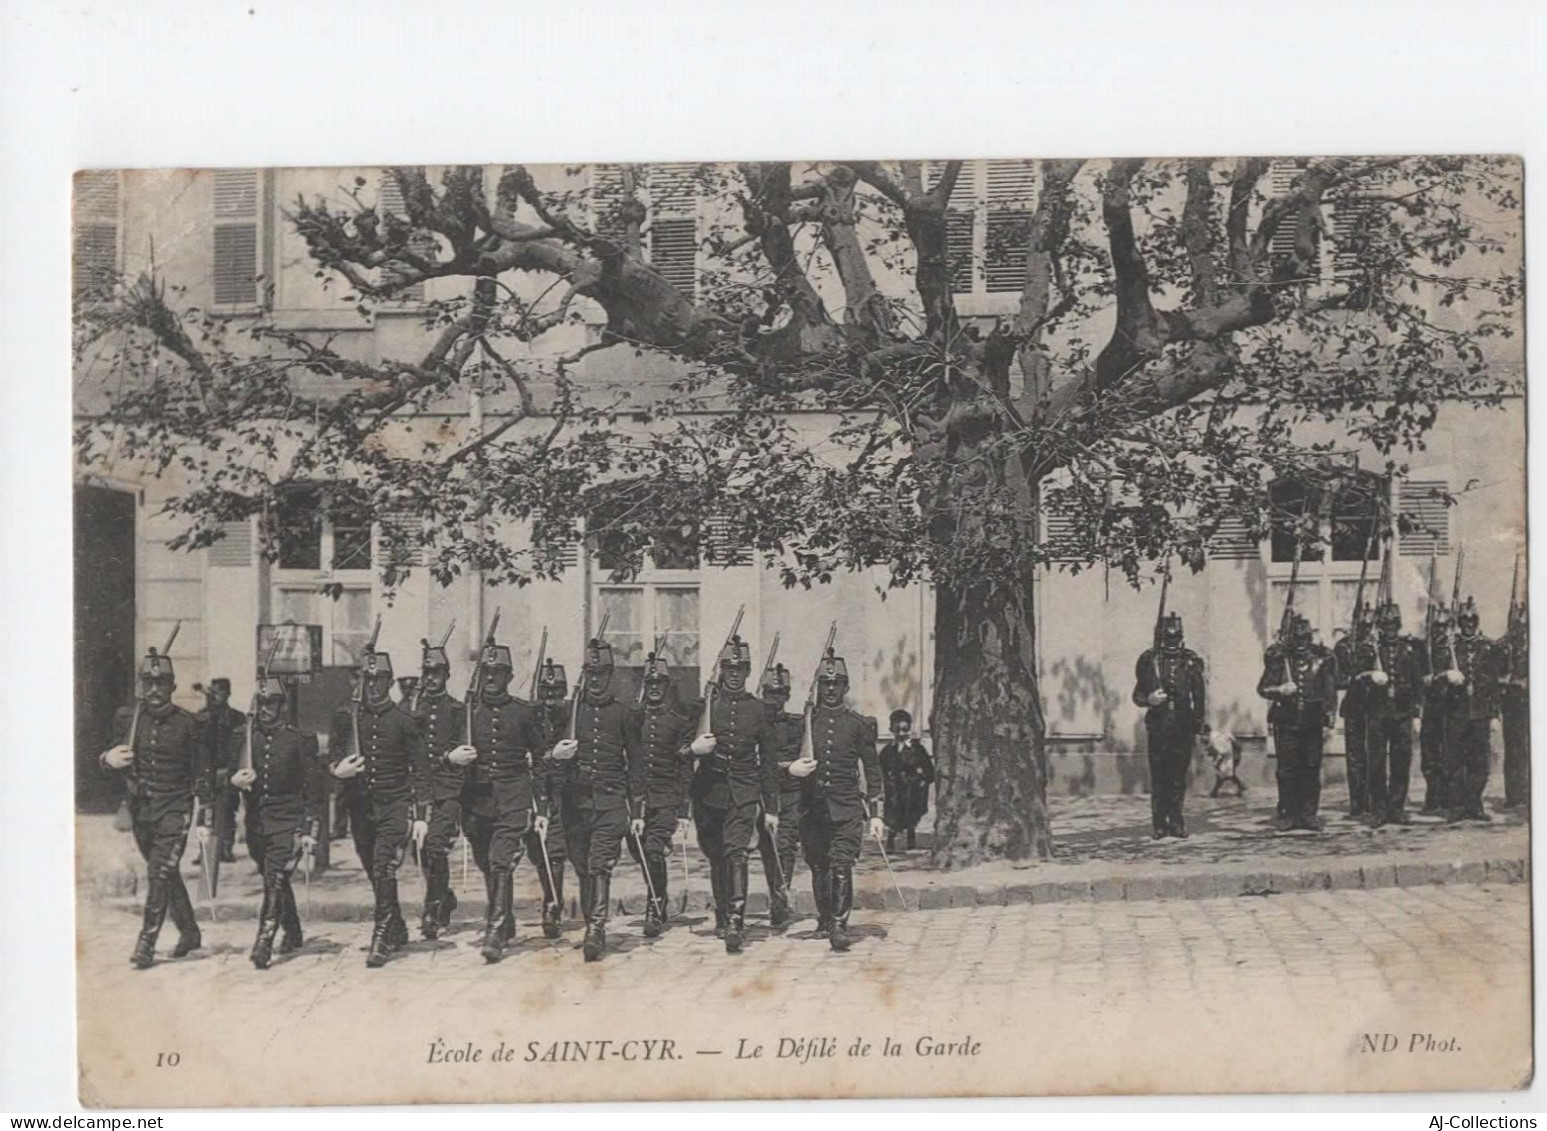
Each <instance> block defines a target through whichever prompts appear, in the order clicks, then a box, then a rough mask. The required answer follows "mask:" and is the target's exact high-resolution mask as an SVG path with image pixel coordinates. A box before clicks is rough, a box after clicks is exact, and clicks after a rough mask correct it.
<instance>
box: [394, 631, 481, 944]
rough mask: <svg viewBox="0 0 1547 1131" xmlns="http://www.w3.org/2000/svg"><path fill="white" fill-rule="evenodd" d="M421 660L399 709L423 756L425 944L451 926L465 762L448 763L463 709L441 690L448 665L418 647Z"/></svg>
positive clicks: (439, 651)
mask: <svg viewBox="0 0 1547 1131" xmlns="http://www.w3.org/2000/svg"><path fill="white" fill-rule="evenodd" d="M421 644H422V646H423V655H422V657H421V659H420V664H419V680H418V683H417V684H416V685H415V687H414V690H413V694H412V695H411V697H410V698H409V699H407V700H405V704H406V706H407V708H408V714H409V716H410V717H411V718H412V719H413V720H414V722H416V723H418V724H419V731H420V733H421V734H422V735H423V736H424V744H425V750H426V752H427V754H428V756H429V761H430V772H429V790H430V819H429V822H428V823H429V832H428V833H427V834H426V835H425V838H424V857H423V864H424V888H425V891H424V914H423V916H422V917H421V918H420V921H419V933H420V934H421V935H423V936H424V937H425V938H427V939H433V938H435V937H437V936H438V935H439V934H440V933H441V931H443V930H445V928H446V927H448V926H449V925H450V924H451V913H452V912H453V911H455V910H456V906H457V897H456V893H454V892H453V891H452V890H451V844H452V842H453V841H454V840H456V837H457V829H458V828H459V827H460V826H461V824H462V790H463V789H464V788H465V787H466V785H467V767H466V764H465V762H463V763H458V762H456V761H452V760H451V759H450V758H449V757H448V755H450V754H451V753H452V752H453V751H454V750H455V749H456V748H457V747H459V746H461V745H462V740H463V738H464V737H465V736H466V734H467V715H466V707H465V706H464V705H463V704H462V703H461V702H460V701H459V700H457V699H455V698H453V697H452V696H451V694H450V693H449V692H448V691H447V690H446V684H447V682H448V681H449V679H450V678H451V661H450V659H449V658H447V656H446V649H445V648H444V647H437V646H435V645H432V644H431V643H430V642H429V641H428V640H424V641H421Z"/></svg>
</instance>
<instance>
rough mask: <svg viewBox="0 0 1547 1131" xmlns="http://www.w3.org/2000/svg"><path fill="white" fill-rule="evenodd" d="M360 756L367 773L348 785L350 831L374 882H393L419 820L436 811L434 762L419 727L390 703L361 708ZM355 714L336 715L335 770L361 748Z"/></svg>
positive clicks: (330, 746) (333, 739)
mask: <svg viewBox="0 0 1547 1131" xmlns="http://www.w3.org/2000/svg"><path fill="white" fill-rule="evenodd" d="M358 715H359V719H360V734H359V745H358V752H359V754H360V755H361V756H362V757H363V758H364V760H365V769H364V770H363V771H362V772H361V773H359V774H356V775H355V776H354V777H353V778H350V779H349V780H348V781H347V782H346V783H345V794H346V797H347V798H348V800H349V804H350V818H349V831H350V833H351V835H352V836H353V837H354V842H355V849H356V851H357V852H358V853H359V854H360V862H361V864H362V866H364V867H366V868H367V869H368V870H369V871H370V873H371V875H372V876H373V877H378V878H391V877H392V876H395V875H396V874H397V869H398V866H399V864H400V863H401V855H402V850H403V842H404V840H405V839H406V838H407V836H408V833H409V830H410V825H411V823H412V822H413V820H414V819H415V818H418V817H424V816H427V811H428V810H429V808H430V800H429V798H430V783H429V768H430V767H429V758H428V756H427V754H426V751H425V746H424V737H423V735H422V734H421V733H420V731H419V725H418V724H417V723H416V722H414V720H413V719H412V718H411V717H409V714H408V712H406V711H404V710H402V709H400V708H399V707H398V706H397V704H395V703H392V702H390V701H388V702H385V703H381V704H378V705H375V706H372V705H371V704H369V703H362V704H360V707H359V711H358ZM352 724H353V720H352V717H351V712H350V711H347V710H345V711H340V712H338V713H337V714H336V715H334V719H333V734H332V737H331V739H330V741H329V744H328V751H329V756H330V758H331V765H330V769H331V768H336V767H337V766H338V764H339V763H340V762H341V761H343V760H344V758H345V757H347V756H348V755H350V754H353V753H355V752H356V750H357V747H356V746H355V744H354V742H353V740H352V739H351V730H352V729H353V725H352Z"/></svg>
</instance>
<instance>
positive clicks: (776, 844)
mask: <svg viewBox="0 0 1547 1131" xmlns="http://www.w3.org/2000/svg"><path fill="white" fill-rule="evenodd" d="M762 692H763V704H764V706H765V707H766V709H767V711H768V717H769V722H770V725H771V727H772V729H773V737H774V743H775V745H776V747H777V749H778V751H779V754H778V766H779V775H778V777H779V808H778V816H779V820H778V822H777V825H778V827H777V829H775V830H773V831H770V830H769V828H768V825H767V822H765V821H763V820H759V821H758V824H757V850H758V853H759V854H760V855H761V856H762V858H763V876H764V878H765V879H766V880H767V881H768V925H769V926H770V927H772V928H773V929H774V930H776V931H777V930H780V929H781V928H783V927H787V926H789V924H790V923H791V922H792V921H793V920H794V918H795V912H794V904H793V900H792V899H791V896H790V893H791V890H792V889H791V885H792V884H793V883H794V880H795V850H796V849H798V848H799V847H800V804H801V796H802V789H803V785H802V782H801V780H800V779H799V778H797V777H795V776H793V775H792V774H791V773H790V772H789V771H790V763H792V762H794V761H795V759H796V758H797V757H799V755H800V734H801V728H802V726H803V725H804V721H805V720H804V719H803V717H802V716H800V715H792V714H790V713H789V712H787V711H786V710H785V709H784V707H785V704H787V703H788V702H789V701H790V673H789V669H788V668H786V667H785V666H784V665H783V664H775V665H774V666H773V667H771V668H769V669H768V670H767V671H766V672H765V673H764V675H763V687H762Z"/></svg>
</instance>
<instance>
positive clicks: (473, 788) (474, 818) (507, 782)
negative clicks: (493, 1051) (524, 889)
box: [447, 638, 546, 962]
mask: <svg viewBox="0 0 1547 1131" xmlns="http://www.w3.org/2000/svg"><path fill="white" fill-rule="evenodd" d="M513 671H514V669H513V666H512V664H511V657H510V649H509V648H507V647H505V646H504V645H502V644H495V643H492V638H491V642H490V643H487V644H485V645H484V649H483V657H482V661H481V673H482V676H481V679H480V681H479V683H480V691H479V696H478V699H477V701H476V702H470V703H468V705H467V710H468V712H469V713H470V714H471V717H472V732H473V741H472V743H471V744H462V745H459V746H457V747H456V749H454V750H452V751H451V752H450V754H449V755H447V758H448V760H449V761H450V762H451V763H452V764H453V765H458V766H470V767H471V768H470V769H469V770H468V774H467V786H466V788H465V789H464V790H463V793H462V828H463V830H464V831H465V832H466V834H467V838H468V841H469V842H470V843H471V844H472V846H473V860H474V862H476V863H477V865H478V869H479V871H481V872H482V873H483V875H484V886H485V888H486V890H487V891H488V913H487V917H486V921H485V924H484V934H483V958H484V961H485V962H498V961H499V960H500V959H501V957H503V955H504V948H505V944H506V943H507V942H509V941H510V940H511V939H513V938H514V937H515V930H516V922H515V914H514V911H513V908H512V904H513V902H514V888H515V872H516V865H517V864H519V863H520V862H521V854H522V852H523V851H524V850H525V847H526V846H525V838H526V835H527V833H528V832H530V831H531V830H532V828H533V827H534V824H533V814H534V813H535V812H536V810H537V807H538V805H539V804H540V801H541V797H542V794H543V789H544V785H545V783H543V782H542V781H541V778H542V745H543V741H544V738H545V735H546V728H545V727H544V726H543V723H542V715H541V713H540V710H539V708H538V707H537V705H536V704H535V703H528V702H527V701H526V700H524V699H518V698H516V697H515V696H513V695H511V694H510V679H511V675H512V674H513Z"/></svg>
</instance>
